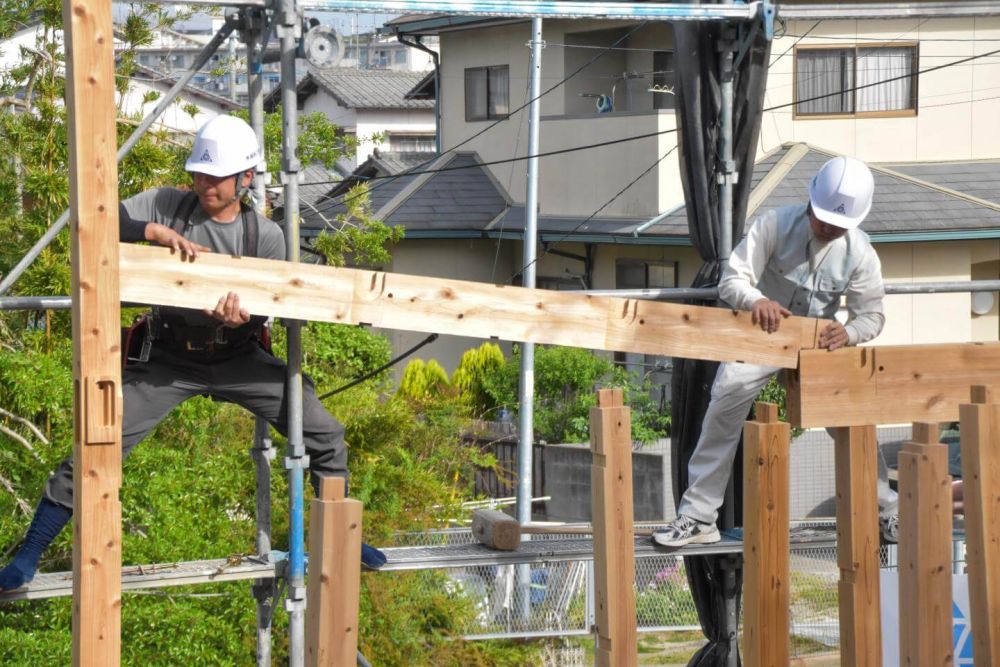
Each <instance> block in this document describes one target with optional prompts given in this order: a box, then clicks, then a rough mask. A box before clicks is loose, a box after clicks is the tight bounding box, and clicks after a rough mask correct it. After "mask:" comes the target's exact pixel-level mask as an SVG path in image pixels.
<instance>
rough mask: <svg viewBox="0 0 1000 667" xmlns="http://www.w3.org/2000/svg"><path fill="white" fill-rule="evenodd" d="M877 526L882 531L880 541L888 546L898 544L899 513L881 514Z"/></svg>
mask: <svg viewBox="0 0 1000 667" xmlns="http://www.w3.org/2000/svg"><path fill="white" fill-rule="evenodd" d="M878 525H879V528H880V529H881V531H882V539H883V540H885V541H886V542H889V543H890V544H896V543H898V542H899V513H898V512H892V513H891V514H883V515H880V516H879V518H878Z"/></svg>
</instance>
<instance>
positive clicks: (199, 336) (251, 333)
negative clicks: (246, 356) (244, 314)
mask: <svg viewBox="0 0 1000 667" xmlns="http://www.w3.org/2000/svg"><path fill="white" fill-rule="evenodd" d="M152 333H153V339H154V340H155V341H156V342H157V343H159V344H161V345H163V346H164V347H166V348H168V349H170V350H171V351H175V352H184V353H194V354H198V355H214V354H219V353H226V352H231V351H234V350H235V349H237V348H239V347H242V346H244V345H246V344H247V343H250V342H251V341H255V340H258V339H259V338H260V324H259V323H258V322H255V321H251V322H248V323H247V324H244V325H243V326H241V327H236V328H230V327H225V326H222V325H219V326H192V325H190V324H188V323H187V322H185V321H184V319H183V318H180V317H172V316H169V315H166V316H164V315H159V316H155V317H154V318H153V326H152Z"/></svg>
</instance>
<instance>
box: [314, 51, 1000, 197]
mask: <svg viewBox="0 0 1000 667" xmlns="http://www.w3.org/2000/svg"><path fill="white" fill-rule="evenodd" d="M998 54H1000V49H996V50H994V51H989V52H987V53H982V54H979V55H974V56H969V57H966V58H962V59H960V60H956V61H952V62H949V63H944V64H942V65H936V66H934V67H928V68H926V69H923V70H919V71H917V72H911V73H909V74H904V75H901V76H897V77H890V78H888V79H883V80H881V81H876V82H873V83H868V84H862V85H859V86H853V87H851V88H847V89H845V90H840V91H836V92H834V93H825V94H823V95H817V96H814V97H810V98H806V99H802V100H795V101H793V102H788V103H785V104H778V105H775V106H771V107H767V108H765V109H762V112H774V111H779V110H782V109H787V108H790V107H793V106H796V105H798V104H804V103H807V102H812V101H816V100H822V99H826V98H828V97H836V96H839V95H844V94H845V93H850V92H855V91H858V90H864V89H867V88H872V87H875V86H881V85H884V84H887V83H891V82H893V81H901V80H904V79H912V78H915V77H918V76H921V75H923V74H928V73H930V72H936V71H939V70H942V69H946V68H949V67H955V66H958V65H962V64H965V63H969V62H973V61H976V60H979V59H981V58H987V57H991V56H996V55H998ZM579 71H580V70H577V72H579ZM569 78H570V77H567V79H564V80H563V82H561V83H564V82H565V81H566V80H568V79H569ZM557 85H561V84H557ZM553 89H554V87H553V88H550V89H549V90H548V91H546V92H549V91H551V90H553ZM543 95H545V93H542V95H539V97H542V96H543ZM961 103H966V102H965V101H963V102H961ZM949 105H950V103H949ZM522 108H523V107H522ZM925 108H926V107H925ZM519 110H520V109H519ZM491 127H492V126H491ZM487 129H488V128H487ZM674 132H677V129H676V128H674V129H669V130H661V131H659V132H649V133H646V134H640V135H635V136H632V137H622V138H619V139H612V140H608V141H602V142H597V143H593V144H585V145H582V146H573V147H570V148H563V149H559V150H554V151H546V152H543V153H538V154H536V155H525V156H521V157H512V158H506V159H501V160H491V161H488V162H479V163H476V164H473V165H459V166H446V167H439V168H437V169H426V170H420V169H419V167H420V166H421V165H418V167H417V168H415V169H413V170H409V171H407V172H404V173H401V174H396V175H392V176H373V177H371V180H389V181H390V182H391V180H395V179H397V178H401V177H403V176H411V175H420V174H436V173H439V172H446V171H458V170H461V169H473V168H478V167H483V166H490V165H498V164H509V163H513V162H520V161H522V160H528V159H531V158H533V157H538V158H541V157H550V156H553V155H562V154H565V153H572V152H576V151H582V150H589V149H592V148H602V147H604V146H612V145H616V144H620V143H626V142H629V141H636V140H638V139H647V138H650V137H655V136H661V135H664V134H671V133H674ZM474 136H477V135H474ZM450 150H454V149H450ZM446 152H447V151H446ZM435 159H436V158H435ZM429 162H431V160H428V161H427V162H424V163H423V164H428V163H429ZM336 182H337V181H317V182H313V183H306V184H303V185H324V184H326V183H336ZM630 185H631V184H630ZM628 187H630V186H626V189H627V188H628ZM373 189H374V188H373ZM359 196H361V195H355V197H359ZM353 198H354V197H351V198H345V199H341V200H340V201H336V202H331V203H330V204H329V205H327V206H326V207H325V208H324V209H322V210H323V211H326V210H329V209H330V208H332V207H334V206H336V205H338V204H343V203H346V202H348V201H350V200H351V199H353Z"/></svg>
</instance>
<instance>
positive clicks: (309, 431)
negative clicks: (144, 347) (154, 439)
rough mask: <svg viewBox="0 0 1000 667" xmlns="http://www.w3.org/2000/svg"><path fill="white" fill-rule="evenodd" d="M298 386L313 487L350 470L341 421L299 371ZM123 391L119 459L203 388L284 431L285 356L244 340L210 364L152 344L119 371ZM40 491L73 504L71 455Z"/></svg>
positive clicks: (68, 505) (286, 427)
mask: <svg viewBox="0 0 1000 667" xmlns="http://www.w3.org/2000/svg"><path fill="white" fill-rule="evenodd" d="M302 385H303V386H302V389H303V392H302V394H303V395H302V431H303V441H304V444H305V448H306V453H307V454H308V455H309V470H310V472H311V473H312V474H311V475H310V477H311V479H310V481H311V482H312V484H313V488H314V489H316V488H317V486H318V484H319V480H318V479H317V475H320V476H337V477H345V478H346V477H347V446H346V444H345V443H344V427H343V426H342V425H341V424H340V422H338V421H337V420H336V419H334V418H333V417H332V416H331V415H330V413H328V412H327V411H326V409H325V408H324V407H323V404H322V403H320V401H319V399H318V398H317V397H316V390H315V388H314V387H313V384H312V381H311V380H309V379H308V378H306V377H303V383H302ZM122 393H123V398H124V415H123V419H122V422H123V423H122V457H123V458H124V457H127V456H128V455H129V452H131V451H132V448H133V447H135V446H136V445H137V444H138V443H139V442H140V441H141V440H142V439H143V438H145V437H146V434H147V433H149V432H150V431H152V430H153V429H154V428H156V425H157V424H159V423H160V422H161V421H162V420H163V418H164V417H166V416H167V414H168V413H169V412H170V411H171V410H173V409H174V408H175V407H176V406H177V405H179V404H180V403H182V402H183V401H185V400H187V399H188V398H191V397H192V396H198V395H201V394H208V395H210V396H212V397H214V398H218V399H221V400H225V401H230V402H232V403H235V404H237V405H240V406H242V407H244V408H246V409H247V410H249V411H250V412H252V413H254V414H255V415H258V416H259V417H262V418H264V419H266V420H267V421H268V423H270V424H271V426H273V427H274V428H275V429H277V430H278V431H279V432H280V433H281V434H282V435H286V434H287V433H288V406H287V403H286V401H285V362H283V361H281V360H280V359H277V358H275V357H273V356H271V355H270V354H267V353H266V352H264V351H263V350H262V349H260V348H259V347H258V346H257V345H256V344H248V345H246V350H245V351H243V352H241V353H240V354H238V355H237V356H234V357H232V358H230V359H227V360H224V361H218V362H213V363H204V362H201V361H197V360H193V359H190V358H185V357H183V356H180V355H174V354H169V353H167V352H165V351H163V350H160V349H158V348H156V347H154V349H153V354H152V355H151V357H150V359H149V361H148V362H146V363H134V364H131V365H130V366H128V367H127V368H126V369H125V371H124V372H123V373H122ZM44 496H45V498H47V499H48V500H50V501H52V502H54V503H56V504H58V505H62V506H63V507H65V508H67V509H70V510H72V509H73V460H72V459H71V458H70V459H67V460H65V461H63V463H62V464H61V465H60V466H59V468H58V469H57V470H56V472H55V473H54V474H53V475H52V476H51V477H50V478H49V481H48V483H46V485H45V491H44Z"/></svg>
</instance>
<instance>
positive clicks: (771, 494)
mask: <svg viewBox="0 0 1000 667" xmlns="http://www.w3.org/2000/svg"><path fill="white" fill-rule="evenodd" d="M755 414H756V417H755V418H754V421H749V422H747V423H746V424H745V425H744V427H743V475H744V478H745V482H744V484H743V600H744V603H743V628H744V629H743V646H744V654H745V655H744V658H745V660H746V665H747V667H779V666H781V665H787V664H788V661H789V658H790V655H791V641H790V634H789V633H790V629H791V612H790V611H789V604H790V599H789V586H790V583H791V582H790V580H789V560H788V558H789V544H790V540H791V537H790V534H789V527H788V521H789V515H788V507H789V503H788V496H789V493H790V486H789V479H790V478H789V469H790V466H791V463H790V462H791V456H790V451H789V443H790V440H791V438H790V436H791V429H790V428H789V426H788V424H786V423H783V422H779V421H778V406H777V405H775V404H774V403H757V406H756V409H755Z"/></svg>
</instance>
